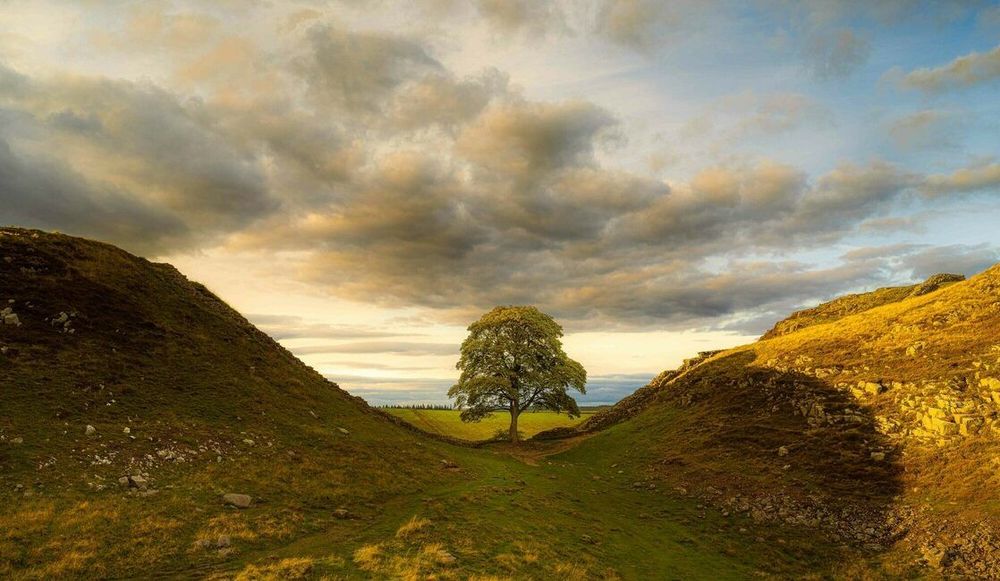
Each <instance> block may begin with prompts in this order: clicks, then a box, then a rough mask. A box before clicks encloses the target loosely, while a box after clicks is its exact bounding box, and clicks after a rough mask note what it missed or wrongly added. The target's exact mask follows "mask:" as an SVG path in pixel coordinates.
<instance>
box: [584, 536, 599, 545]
mask: <svg viewBox="0 0 1000 581" xmlns="http://www.w3.org/2000/svg"><path fill="white" fill-rule="evenodd" d="M580 540H581V541H583V542H585V543H587V544H588V545H596V544H597V541H595V540H594V538H593V537H591V536H590V535H580Z"/></svg>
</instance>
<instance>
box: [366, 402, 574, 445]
mask: <svg viewBox="0 0 1000 581" xmlns="http://www.w3.org/2000/svg"><path fill="white" fill-rule="evenodd" d="M385 411H387V412H389V413H391V414H392V415H394V416H396V417H399V418H402V419H404V420H406V421H407V422H409V423H411V424H413V425H414V426H417V427H418V428H420V429H421V430H424V431H425V432H431V433H434V434H442V435H445V436H451V437H453V438H462V439H463V440H488V439H490V438H492V437H493V436H495V435H496V434H497V432H503V433H504V434H506V433H507V429H508V427H509V426H510V415H508V414H505V413H496V414H493V415H492V416H491V417H488V418H486V419H484V420H483V421H481V422H474V423H466V422H463V421H462V420H461V418H459V411H458V410H417V409H399V408H389V409H386V410H385ZM593 413H594V412H593V411H589V410H581V411H580V417H578V418H570V417H568V416H567V415H566V414H557V413H555V412H548V411H544V412H542V411H539V412H524V413H523V414H521V417H520V418H518V422H517V427H518V430H519V431H520V432H521V434H522V436H523V437H525V438H530V437H531V436H534V435H535V434H537V433H538V432H543V431H545V430H549V429H552V428H557V427H560V426H575V425H576V424H579V423H580V422H582V421H584V420H586V419H587V418H589V417H590V416H591V415H592V414H593Z"/></svg>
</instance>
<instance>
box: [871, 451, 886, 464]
mask: <svg viewBox="0 0 1000 581" xmlns="http://www.w3.org/2000/svg"><path fill="white" fill-rule="evenodd" d="M872 460H874V461H876V462H881V461H882V460H885V452H872Z"/></svg>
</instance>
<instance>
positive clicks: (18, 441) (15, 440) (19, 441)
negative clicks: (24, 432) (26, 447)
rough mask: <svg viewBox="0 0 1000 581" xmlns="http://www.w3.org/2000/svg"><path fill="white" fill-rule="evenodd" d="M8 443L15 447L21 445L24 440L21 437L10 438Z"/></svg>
mask: <svg viewBox="0 0 1000 581" xmlns="http://www.w3.org/2000/svg"><path fill="white" fill-rule="evenodd" d="M10 443H11V444H14V445H15V446H18V445H21V444H23V443H24V438H21V437H17V438H11V439H10Z"/></svg>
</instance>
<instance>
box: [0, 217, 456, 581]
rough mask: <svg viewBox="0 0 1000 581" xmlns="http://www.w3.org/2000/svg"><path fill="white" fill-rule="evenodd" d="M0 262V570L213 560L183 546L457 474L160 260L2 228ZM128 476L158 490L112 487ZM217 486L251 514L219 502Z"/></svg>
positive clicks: (290, 532) (314, 522)
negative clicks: (8, 319)
mask: <svg viewBox="0 0 1000 581" xmlns="http://www.w3.org/2000/svg"><path fill="white" fill-rule="evenodd" d="M35 234H37V235H38V237H35ZM0 256H2V257H3V258H2V259H0V276H2V278H0V279H2V281H3V285H2V290H0V293H2V296H0V299H3V302H4V303H7V301H8V300H13V301H14V303H12V304H11V306H12V307H13V308H14V310H15V312H16V313H17V314H18V316H19V318H20V321H21V322H22V325H21V326H20V327H16V326H10V325H7V326H0V343H2V345H3V346H4V347H6V348H7V351H6V354H5V355H3V356H2V366H0V385H2V386H3V391H2V393H0V398H2V400H0V435H2V437H3V440H5V441H4V442H0V491H2V492H0V495H2V498H3V502H2V508H0V555H2V558H0V576H8V575H10V574H12V572H14V571H33V572H34V573H35V574H37V575H39V576H59V575H72V574H74V573H75V574H80V573H83V572H88V575H98V576H105V575H107V576H116V575H124V574H126V573H129V574H134V573H136V572H137V567H143V568H144V570H153V569H172V568H180V569H183V568H187V567H195V568H197V567H202V566H209V565H212V564H214V563H217V562H219V561H223V560H225V559H224V557H223V556H220V555H219V554H218V553H217V552H215V551H204V550H194V549H193V546H194V543H195V542H196V541H197V540H199V539H201V538H213V539H214V538H216V537H218V536H219V535H221V534H228V535H230V536H231V537H232V538H233V541H234V542H235V543H238V544H239V545H240V547H246V548H252V547H254V546H266V545H267V544H268V543H272V542H274V541H275V540H279V539H287V538H292V537H294V536H296V535H300V534H303V533H307V532H310V531H314V530H318V529H322V528H325V527H326V526H328V525H329V524H330V523H331V522H332V520H333V517H332V516H331V514H330V510H331V509H332V508H334V507H337V506H341V505H343V506H346V507H348V508H350V509H351V510H352V511H354V512H356V513H358V514H361V515H375V514H377V513H378V511H379V506H380V504H381V503H382V502H384V501H385V500H386V499H388V498H392V497H394V496H397V495H400V494H407V493H412V492H413V491H414V490H417V489H419V488H420V487H421V486H423V485H425V484H427V483H431V482H433V483H442V482H445V483H446V482H450V481H453V480H455V479H457V478H458V477H457V476H456V475H454V474H450V473H447V472H444V471H442V470H441V469H440V466H439V459H440V458H441V456H442V454H443V453H444V450H446V449H447V447H445V446H443V445H442V444H437V443H435V442H432V441H426V442H424V441H422V439H420V438H418V437H416V436H414V434H412V433H410V432H408V431H406V430H403V429H400V428H398V427H396V426H394V425H392V424H391V423H389V422H387V421H386V420H385V419H383V418H382V417H380V416H379V415H377V414H375V413H372V412H371V411H370V410H368V408H367V406H365V405H364V404H363V403H362V402H360V401H358V400H356V399H355V398H352V397H350V396H349V395H347V394H346V393H344V392H343V391H341V390H340V389H338V388H337V386H336V385H334V384H331V383H330V382H328V381H327V380H325V379H324V378H323V377H321V376H320V375H319V374H317V373H315V372H314V371H313V370H311V369H309V368H307V367H306V366H305V365H303V364H302V363H301V362H299V361H298V360H296V359H295V358H294V357H293V356H292V355H291V354H289V353H288V352H287V351H285V350H284V349H282V348H280V347H279V346H278V345H277V344H276V343H274V342H273V341H272V340H271V339H269V338H268V337H266V336H265V335H263V334H262V333H260V332H259V331H257V330H256V329H255V328H253V327H252V326H251V325H250V324H249V323H247V322H246V321H245V320H244V319H243V318H242V317H240V316H239V315H237V314H236V313H235V312H234V311H232V310H231V309H229V308H228V307H227V306H225V305H224V304H223V303H222V302H221V301H219V300H218V299H217V298H215V297H214V296H212V295H211V294H210V293H209V292H208V291H206V290H205V289H204V288H203V287H201V286H199V285H196V284H192V283H189V282H188V281H187V280H186V279H184V278H183V276H181V275H180V274H179V273H177V272H176V271H175V270H174V269H172V268H171V267H168V266H165V265H155V264H151V263H149V262H146V261H144V260H141V259H136V258H134V257H132V256H130V255H128V254H126V253H124V252H122V251H120V250H118V249H115V248H113V247H110V246H107V245H102V244H98V243H94V242H89V241H82V240H78V239H72V238H69V237H65V236H58V235H46V234H38V233H29V232H25V231H14V230H6V231H3V233H2V235H0ZM60 312H67V313H76V316H75V317H73V318H72V319H71V321H72V322H71V325H70V328H72V329H75V331H74V332H73V333H72V334H70V333H68V332H61V330H62V329H63V328H64V327H63V326H62V325H53V324H51V323H50V322H49V321H48V320H49V319H51V318H53V317H56V316H57V315H58V314H59V313H60ZM87 425H93V426H94V427H95V428H96V429H97V434H96V435H95V436H91V437H88V436H86V435H85V427H86V426H87ZM126 427H128V428H129V431H130V433H129V434H126V433H124V429H125V428H126ZM342 430H346V432H347V433H344V432H343V431H342ZM19 439H20V440H19ZM21 440H23V443H21V444H15V443H14V442H18V441H21ZM251 442H252V443H251ZM170 455H174V456H175V457H176V458H178V459H173V460H170V459H167V458H169V457H170ZM181 459H182V460H181ZM139 473H142V474H146V475H147V477H148V478H149V480H150V481H151V488H155V489H157V490H159V493H158V494H156V495H155V496H150V497H138V496H135V495H128V494H126V491H125V490H122V489H120V488H119V486H118V483H117V480H118V478H119V477H121V476H123V475H126V474H139ZM226 492H239V493H247V494H250V495H252V496H254V497H255V498H256V499H258V502H257V503H258V508H255V509H252V510H250V511H246V512H236V511H234V510H232V509H228V508H226V507H224V506H223V505H222V503H221V502H220V500H219V495H220V494H222V493H226Z"/></svg>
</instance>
